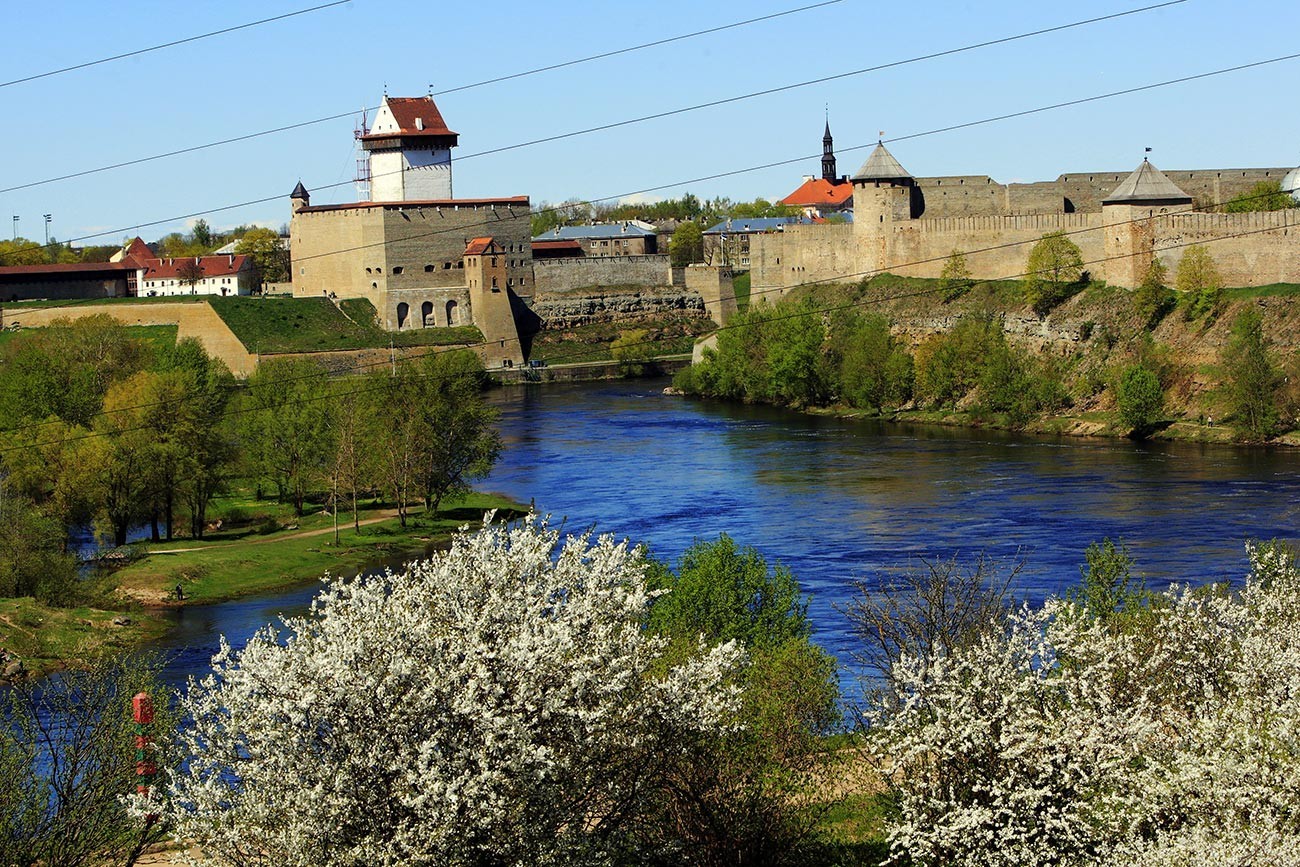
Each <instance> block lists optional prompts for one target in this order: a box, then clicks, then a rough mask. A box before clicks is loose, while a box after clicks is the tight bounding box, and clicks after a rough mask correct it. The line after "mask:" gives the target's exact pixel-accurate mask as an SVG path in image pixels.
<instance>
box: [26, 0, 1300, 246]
mask: <svg viewBox="0 0 1300 867" xmlns="http://www.w3.org/2000/svg"><path fill="white" fill-rule="evenodd" d="M1185 2H1187V0H1167V2H1163V3H1157V4H1155V5H1152V6H1143V7H1140V8H1137V9H1130V10H1127V11H1124V12H1116V13H1113V14H1111V15H1105V16H1101V17H1098V18H1088V19H1084V20H1080V21H1074V22H1071V23H1069V24H1060V25H1057V26H1055V27H1048V28H1043V29H1039V30H1033V31H1029V32H1026V33H1019V34H1015V35H1013V36H1004V37H1001V38H998V39H993V40H988V41H985V42H979V43H974V44H971V45H966V46H962V47H959V48H951V49H947V50H944V51H938V52H932V53H930V54H925V55H919V56H917V57H911V58H907V59H905V60H898V61H893V62H891V63H885V64H880V65H878V66H871V67H866V68H863V69H857V70H852V71H850V72H844V73H838V74H836V75H830V76H823V77H821V78H816V79H810V80H808V81H802V82H797V83H795V84H788V85H783V86H780V87H775V88H767V89H764V90H757V91H751V92H749V93H744V94H740V95H737V96H731V97H727V98H725V99H720V100H713V101H710V102H706V103H699V104H696V105H690V106H685V107H682V108H676V109H672V110H669V111H663V112H656V113H654V114H649V115H643V116H641V117H637V118H631V119H627V120H622V121H616V122H614V123H611V124H604V125H601V126H595V127H589V128H586V129H581V130H574V131H571V132H567V133H561V134H558V135H554V136H548V137H545V138H540V139H534V140H532V141H527V142H519V143H516V144H512V145H505V146H503V147H499V148H492V149H490V150H486V151H479V152H475V153H471V154H465V155H462V156H460V157H457V159H458V160H466V159H474V158H475V157H480V156H486V155H488V154H496V153H502V152H504V151H509V150H517V149H519V148H523V147H530V146H532V145H536V144H542V143H550V142H555V141H560V140H563V139H566V138H573V137H576V136H581V135H588V134H590V133H593V132H600V131H603V130H608V129H614V128H617V127H623V126H628V125H630V124H637V123H644V122H646V121H650V120H660V119H663V118H666V117H672V116H674V115H678V114H684V113H687V112H692V111H699V110H702V109H705V108H713V107H717V106H720V105H725V104H729V103H734V102H739V101H742V100H746V99H753V98H756V97H759V96H766V95H770V94H773V93H780V92H783V91H788V90H792V89H795V88H801V87H809V86H811V85H814V84H822V83H825V82H828V81H834V80H837V79H842V78H847V77H850V76H856V75H864V74H866V73H869V72H875V71H879V70H883V69H890V68H893V67H898V66H904V65H907V64H912V63H918V62H921V61H924V60H930V59H934V58H938V57H945V56H949V55H953V54H959V53H962V52H966V51H972V50H975V49H977V48H983V47H987V46H990V45H999V44H1003V43H1007V42H1014V41H1016V40H1020V39H1027V38H1030V37H1032V36H1039V35H1043V34H1046V33H1054V32H1058V31H1062V30H1068V29H1072V28H1076V27H1082V26H1085V25H1088V24H1095V23H1098V22H1101V21H1107V20H1111V19H1114V18H1121V17H1124V16H1128V15H1136V14H1139V13H1141V12H1148V11H1151V10H1153V9H1161V8H1164V7H1166V6H1173V5H1177V4H1181V3H1185ZM1295 57H1300V54H1293V55H1288V56H1286V57H1280V58H1273V59H1271V60H1263V61H1258V62H1256V63H1251V64H1246V65H1244V66H1239V67H1232V68H1229V69H1223V70H1217V71H1214V72H1207V73H1201V74H1199V75H1193V76H1185V77H1183V78H1178V79H1171V80H1169V81H1164V82H1158V83H1155V84H1149V85H1144V86H1143V87H1140V88H1132V89H1129V90H1125V91H1116V92H1114V93H1110V94H1103V95H1101V96H1094V97H1090V98H1089V99H1088V100H1086V101H1095V100H1098V99H1106V98H1109V97H1111V96H1119V95H1123V94H1126V93H1134V92H1138V91H1140V90H1150V89H1153V88H1157V87H1165V86H1168V85H1171V84H1178V83H1181V82H1183V81H1189V80H1192V79H1195V78H1206V77H1210V76H1214V75H1221V74H1224V73H1226V72H1234V71H1237V70H1239V69H1246V68H1250V67H1253V66H1263V65H1266V64H1269V63H1277V62H1280V61H1282V60H1290V59H1293V58H1295ZM1071 104H1074V103H1058V104H1056V105H1053V106H1047V107H1043V108H1038V109H1031V110H1029V111H1026V112H1018V113H1016V114H1014V115H1008V116H1006V117H1020V116H1024V115H1026V114H1033V113H1035V112H1041V111H1049V110H1051V109H1054V108H1062V107H1065V106H1067V105H1071ZM1000 119H1006V118H1005V117H1003V118H991V119H986V120H983V121H975V122H972V123H970V124H965V125H963V126H974V125H978V124H979V123H991V122H992V121H993V120H1000ZM953 128H958V127H953ZM943 131H946V129H944V130H934V131H931V132H928V133H917V134H914V135H913V136H910V138H916V137H918V136H919V135H930V134H933V133H934V132H943ZM896 140H899V139H889V141H891V142H892V141H896ZM868 146H870V145H858V146H856V147H852V148H843V149H842V150H844V151H851V150H856V149H858V148H861V147H868ZM800 159H804V158H802V157H801V158H800ZM780 164H781V163H774V164H773V165H780ZM402 171H407V169H401V170H398V171H394V172H383V173H381V174H379V175H375V177H387V176H391V175H395V174H399V173H401V172H402ZM745 171H752V169H747V170H745ZM736 173H738V172H732V173H720V174H719V175H716V177H725V176H726V175H727V174H736ZM351 183H352V182H351V181H342V182H339V183H332V184H321V185H319V186H316V187H313V189H315V190H317V191H319V190H329V189H335V188H338V187H346V186H349V185H350V184H351ZM652 189H659V187H655V188H652ZM628 195H631V194H628ZM283 197H284V196H283V195H282V194H280V195H274V196H265V197H262V198H258V199H249V200H247V201H243V202H237V203H235V204H230V205H222V206H218V207H215V208H208V209H205V210H201V211H194V212H191V213H187V214H179V215H175V216H171V217H166V218H164V219H160V220H150V221H148V222H140V223H135V224H133V225H131V226H124V227H121V228H117V229H109V230H107V231H103V232H95V233H93V234H89V235H80V236H77V237H74V238H68V239H66V240H65V241H64V242H63V243H71V242H73V241H85V240H88V239H90V238H101V237H104V236H106V235H118V234H121V233H122V232H129V231H131V230H133V229H139V228H141V227H143V226H157V225H162V224H165V223H174V222H177V221H178V220H187V219H191V218H194V217H202V216H206V215H208V214H215V213H220V212H223V211H231V210H235V209H238V208H246V207H251V206H253V205H262V204H266V203H268V202H274V201H277V200H279V199H282V198H283ZM46 246H48V245H40V244H37V245H32V246H31V247H26V248H23V250H22V251H15V252H25V251H26V250H37V249H44V248H45V247H46Z"/></svg>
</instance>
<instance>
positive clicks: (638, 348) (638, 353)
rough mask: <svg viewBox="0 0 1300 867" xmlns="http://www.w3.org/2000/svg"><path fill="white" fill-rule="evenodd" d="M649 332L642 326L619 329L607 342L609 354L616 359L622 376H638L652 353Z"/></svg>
mask: <svg viewBox="0 0 1300 867" xmlns="http://www.w3.org/2000/svg"><path fill="white" fill-rule="evenodd" d="M649 335H650V332H649V331H647V330H646V329H644V328H636V329H632V330H630V331H620V332H619V333H618V337H615V338H614V339H613V340H612V341H611V342H610V344H609V354H610V355H611V356H613V358H614V360H615V361H617V362H618V363H619V364H618V368H619V371H620V372H621V373H622V374H623V375H624V376H640V375H641V372H642V371H643V370H644V369H645V362H647V361H649V360H650V358H651V357H652V356H653V355H654V352H653V351H652V347H651V345H650V340H649Z"/></svg>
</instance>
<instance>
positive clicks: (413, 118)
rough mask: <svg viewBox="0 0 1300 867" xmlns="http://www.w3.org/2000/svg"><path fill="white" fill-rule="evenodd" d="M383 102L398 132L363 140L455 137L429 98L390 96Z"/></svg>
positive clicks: (368, 137)
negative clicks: (391, 115) (403, 137)
mask: <svg viewBox="0 0 1300 867" xmlns="http://www.w3.org/2000/svg"><path fill="white" fill-rule="evenodd" d="M384 101H385V102H386V103H387V104H388V109H389V111H391V112H392V113H393V120H395V121H397V126H398V132H377V133H371V134H368V135H364V136H362V138H363V139H370V140H374V139H383V138H391V137H393V136H399V135H400V136H408V137H409V136H455V135H457V133H454V132H452V131H451V130H449V129H447V123H446V121H444V120H443V119H442V114H441V112H439V111H438V106H437V105H435V104H434V102H433V97H431V96H417V97H402V96H390V97H387V98H386V99H385V100H384ZM417 121H419V123H418V124H417ZM421 127H422V128H421Z"/></svg>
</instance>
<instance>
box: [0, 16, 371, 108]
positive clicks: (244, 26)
mask: <svg viewBox="0 0 1300 867" xmlns="http://www.w3.org/2000/svg"><path fill="white" fill-rule="evenodd" d="M349 2H351V0H333V2H331V3H322V4H321V5H319V6H311V7H309V8H307V9H299V10H298V11H297V12H286V13H285V14H283V15H276V16H273V17H271V18H262V19H260V20H258V21H249V22H248V23H246V24H236V25H235V26H233V27H223V28H222V29H220V30H212V31H209V32H208V33H200V34H199V35H198V36H187V37H185V38H184V39H176V40H173V41H171V42H164V43H162V44H160V45H151V46H149V47H148V48H137V49H136V50H135V51H127V52H125V53H123V54H114V55H113V56H111V57H101V58H100V59H99V60H87V61H86V62H85V63H75V64H73V65H72V66H64V67H62V68H60V69H51V70H50V71H49V72H38V73H36V74H35V75H28V76H25V77H23V78H15V79H13V80H12V81H0V87H10V86H12V85H15V84H24V83H25V82H28V81H36V80H37V79H40V78H49V77H50V76H53V75H62V74H63V73H65V72H72V71H74V70H77V69H86V68H88V67H91V66H99V65H100V64H101V63H112V62H113V61H114V60H124V59H126V58H128V57H139V56H140V55H141V54H148V53H149V52H151V51H161V50H162V49H164V48H174V47H176V46H177V45H185V44H187V43H190V42H198V41H199V40H200V39H207V38H208V37H210V36H221V35H222V34H225V33H234V32H235V31H237V30H247V29H248V28H250V27H259V26H261V25H263V24H270V23H271V22H273V21H283V20H284V19H286V18H293V17H296V16H298V15H306V14H307V13H309V12H319V11H320V10H322V9H329V8H330V7H332V6H342V5H343V4H345V3H349Z"/></svg>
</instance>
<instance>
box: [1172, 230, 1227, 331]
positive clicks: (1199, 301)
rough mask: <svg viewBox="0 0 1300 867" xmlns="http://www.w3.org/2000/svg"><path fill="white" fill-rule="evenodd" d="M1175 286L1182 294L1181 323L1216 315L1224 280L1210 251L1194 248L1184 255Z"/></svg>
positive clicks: (1220, 301) (1197, 246) (1199, 247)
mask: <svg viewBox="0 0 1300 867" xmlns="http://www.w3.org/2000/svg"><path fill="white" fill-rule="evenodd" d="M1174 286H1175V288H1176V289H1178V291H1179V292H1180V293H1181V294H1182V299H1181V301H1180V303H1181V304H1182V305H1183V319H1185V320H1187V321H1192V320H1195V319H1200V318H1201V317H1203V316H1209V317H1210V318H1211V319H1212V318H1214V317H1215V316H1217V315H1218V313H1219V307H1220V306H1221V305H1222V303H1223V278H1222V277H1221V276H1220V275H1219V268H1218V266H1217V265H1215V264H1214V257H1212V256H1211V255H1210V251H1209V250H1207V249H1206V248H1205V247H1202V246H1201V245H1200V244H1193V245H1192V246H1190V247H1188V248H1187V249H1186V250H1184V251H1183V258H1182V259H1180V260H1179V262H1178V275H1177V276H1176V277H1175V278H1174Z"/></svg>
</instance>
